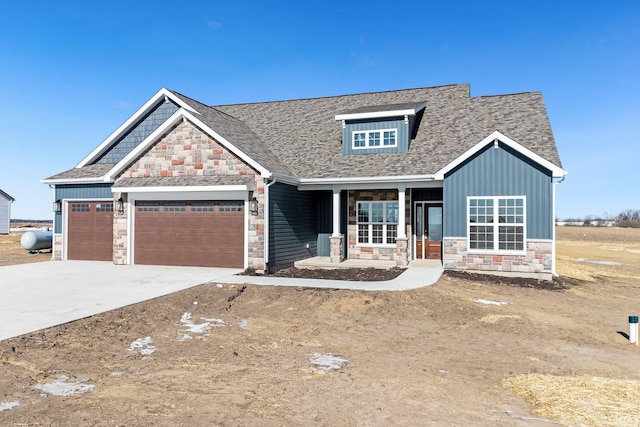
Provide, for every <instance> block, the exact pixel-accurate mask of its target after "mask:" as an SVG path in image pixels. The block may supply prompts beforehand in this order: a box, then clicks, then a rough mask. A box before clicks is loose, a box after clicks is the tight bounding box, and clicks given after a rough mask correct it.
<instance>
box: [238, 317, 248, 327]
mask: <svg viewBox="0 0 640 427" xmlns="http://www.w3.org/2000/svg"><path fill="white" fill-rule="evenodd" d="M238 326H239V327H240V329H246V328H247V321H246V320H244V319H242V320H241V321H240V323H238Z"/></svg>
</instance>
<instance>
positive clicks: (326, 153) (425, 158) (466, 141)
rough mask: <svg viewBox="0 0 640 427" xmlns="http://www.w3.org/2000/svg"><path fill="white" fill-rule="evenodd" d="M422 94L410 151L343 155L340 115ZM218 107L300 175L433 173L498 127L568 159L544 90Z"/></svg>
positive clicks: (462, 88)
mask: <svg viewBox="0 0 640 427" xmlns="http://www.w3.org/2000/svg"><path fill="white" fill-rule="evenodd" d="M424 101H426V102H427V106H426V108H425V109H424V110H423V113H422V114H421V115H419V117H421V120H420V123H419V124H418V126H419V127H418V131H417V133H416V135H415V139H413V140H412V141H410V147H409V152H408V153H393V154H389V153H384V154H366V155H347V156H345V155H343V154H342V124H341V122H340V121H336V120H335V115H336V114H338V113H340V112H344V111H362V110H363V108H362V107H371V106H376V105H381V106H385V105H386V106H388V105H399V104H400V105H407V104H414V105H415V103H416V102H424ZM212 108H215V109H217V110H220V111H223V112H225V113H227V114H229V115H230V116H233V117H236V118H237V119H239V120H241V121H242V122H244V123H246V124H247V126H249V127H250V128H251V129H252V130H253V132H254V133H255V134H256V135H259V136H260V139H261V141H262V142H263V143H264V144H265V146H266V147H268V148H269V149H270V150H271V151H272V152H273V153H278V156H279V158H280V159H281V160H282V163H284V164H286V165H288V166H289V168H290V169H291V171H292V172H293V174H294V175H295V176H297V177H299V178H331V177H371V176H399V175H422V174H434V173H436V172H438V171H439V170H440V169H442V168H444V167H445V166H446V165H448V164H449V163H451V162H452V161H454V160H455V159H456V158H457V157H458V156H460V155H462V154H463V153H464V152H465V151H467V150H468V149H469V148H471V147H473V146H474V145H475V144H477V143H478V142H480V141H481V140H483V139H484V138H486V137H487V136H489V135H490V134H491V133H492V132H494V131H496V130H498V131H500V132H501V133H503V134H504V135H506V136H508V137H509V138H511V139H513V140H514V141H516V142H517V143H519V144H521V145H523V146H524V147H526V148H528V149H530V150H531V151H533V152H534V153H536V154H538V155H539V156H541V157H543V158H544V159H546V160H548V161H550V162H551V163H553V164H554V165H556V166H559V167H561V166H562V165H561V162H560V158H559V156H558V152H557V149H556V145H555V142H554V139H553V134H552V132H551V126H550V124H549V120H548V117H547V111H546V107H545V105H544V100H543V98H542V94H541V93H539V92H529V93H521V94H513V95H499V96H487V97H473V98H472V97H470V96H469V85H466V84H462V85H451V86H441V87H433V88H421V89H407V90H397V91H389V92H376V93H365V94H357V95H344V96H335V97H327V98H314V99H300V100H293V101H279V102H264V103H255V104H237V105H224V106H216V107H212ZM274 172H280V171H278V170H275V171H274Z"/></svg>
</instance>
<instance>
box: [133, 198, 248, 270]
mask: <svg viewBox="0 0 640 427" xmlns="http://www.w3.org/2000/svg"><path fill="white" fill-rule="evenodd" d="M243 209H244V204H243V202H241V201H238V202H215V203H214V202H164V203H163V202H144V204H143V203H140V204H138V205H137V208H136V218H135V255H134V256H135V263H136V264H152V265H184V266H206V267H240V268H241V267H242V266H243V265H244V212H243Z"/></svg>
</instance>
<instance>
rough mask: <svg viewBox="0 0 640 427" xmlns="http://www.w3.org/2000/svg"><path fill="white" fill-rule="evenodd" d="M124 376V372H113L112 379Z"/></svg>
mask: <svg viewBox="0 0 640 427" xmlns="http://www.w3.org/2000/svg"><path fill="white" fill-rule="evenodd" d="M122 375H124V372H111V376H112V377H121V376H122Z"/></svg>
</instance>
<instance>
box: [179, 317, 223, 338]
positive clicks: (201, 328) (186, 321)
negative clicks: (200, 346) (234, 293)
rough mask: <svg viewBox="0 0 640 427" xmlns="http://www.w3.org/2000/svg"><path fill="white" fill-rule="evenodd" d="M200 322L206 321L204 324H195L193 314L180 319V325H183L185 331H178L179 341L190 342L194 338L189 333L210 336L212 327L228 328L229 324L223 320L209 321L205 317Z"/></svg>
mask: <svg viewBox="0 0 640 427" xmlns="http://www.w3.org/2000/svg"><path fill="white" fill-rule="evenodd" d="M200 320H204V322H203V323H193V320H192V318H191V313H189V312H186V313H184V314H183V315H182V317H181V318H180V323H182V326H183V329H182V330H180V331H178V341H185V340H190V339H191V338H192V337H191V335H189V333H192V334H202V335H204V336H209V329H211V326H227V323H226V322H225V321H224V320H222V319H207V318H205V317H201V318H200Z"/></svg>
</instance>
